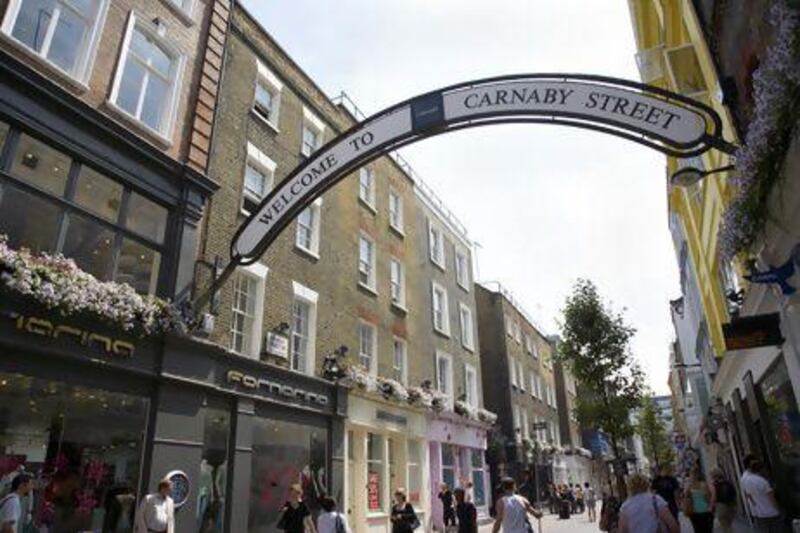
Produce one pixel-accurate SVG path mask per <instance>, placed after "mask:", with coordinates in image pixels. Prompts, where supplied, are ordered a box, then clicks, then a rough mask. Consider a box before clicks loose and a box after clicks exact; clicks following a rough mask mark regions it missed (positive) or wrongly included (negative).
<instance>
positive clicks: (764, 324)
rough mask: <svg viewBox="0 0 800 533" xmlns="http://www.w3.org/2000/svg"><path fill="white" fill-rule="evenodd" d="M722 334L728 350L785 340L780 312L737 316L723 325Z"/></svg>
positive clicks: (755, 346)
mask: <svg viewBox="0 0 800 533" xmlns="http://www.w3.org/2000/svg"><path fill="white" fill-rule="evenodd" d="M722 334H723V335H724V337H725V347H726V348H727V350H728V351H734V350H746V349H748V348H761V347H762V346H778V345H781V344H783V342H784V338H783V335H781V318H780V315H779V314H778V313H770V314H766V315H755V316H747V317H742V318H735V319H733V320H731V321H730V322H729V323H727V324H723V325H722Z"/></svg>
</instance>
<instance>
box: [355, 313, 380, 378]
mask: <svg viewBox="0 0 800 533" xmlns="http://www.w3.org/2000/svg"><path fill="white" fill-rule="evenodd" d="M364 327H366V328H369V329H370V330H371V331H372V353H371V354H369V368H366V370H367V372H369V373H370V374H371V375H373V376H377V375H378V328H377V327H376V326H375V324H372V323H370V322H367V321H366V320H360V321H359V323H358V364H359V365H361V366H364V363H363V361H362V359H363V358H364V355H365V354H366V352H365V351H363V348H364V346H362V342H361V341H362V339H361V328H364Z"/></svg>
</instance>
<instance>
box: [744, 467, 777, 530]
mask: <svg viewBox="0 0 800 533" xmlns="http://www.w3.org/2000/svg"><path fill="white" fill-rule="evenodd" d="M761 467H762V465H761V461H760V460H759V459H758V458H757V457H756V456H754V455H752V454H750V455H747V456H746V457H745V458H744V468H745V471H744V473H743V474H742V479H741V480H740V485H741V487H742V495H744V499H745V500H747V505H748V507H750V514H751V515H752V516H753V522H755V524H754V525H755V526H756V531H763V532H765V533H773V532H776V533H781V532H783V531H785V530H786V527H785V525H784V523H783V517H782V516H781V509H780V507H779V506H778V501H777V500H776V499H775V490H774V489H773V488H772V486H771V485H770V484H769V481H767V480H766V478H765V477H764V476H762V475H761Z"/></svg>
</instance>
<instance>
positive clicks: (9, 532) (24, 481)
mask: <svg viewBox="0 0 800 533" xmlns="http://www.w3.org/2000/svg"><path fill="white" fill-rule="evenodd" d="M31 489H33V479H32V478H31V477H30V476H29V475H28V474H17V475H16V476H15V477H14V479H12V480H11V492H9V493H8V494H6V496H5V497H4V498H3V499H2V500H0V533H17V531H22V530H21V529H20V528H19V526H20V524H21V523H22V520H23V518H25V517H23V515H22V514H23V513H22V503H21V499H22V498H24V497H25V496H27V495H28V493H30V491H31Z"/></svg>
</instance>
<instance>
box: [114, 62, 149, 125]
mask: <svg viewBox="0 0 800 533" xmlns="http://www.w3.org/2000/svg"><path fill="white" fill-rule="evenodd" d="M143 80H144V68H143V67H142V66H141V65H140V64H139V62H138V61H136V60H135V59H133V58H132V57H130V56H129V57H128V59H127V61H126V62H125V69H124V70H123V71H122V80H121V81H120V83H119V89H118V91H119V92H118V93H117V105H118V106H120V107H121V108H122V109H124V110H125V111H127V112H128V113H130V114H131V115H133V116H136V112H137V110H138V105H139V95H140V93H141V91H142V81H143Z"/></svg>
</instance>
